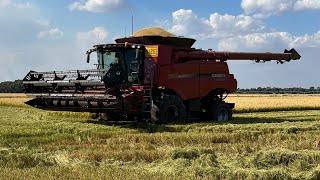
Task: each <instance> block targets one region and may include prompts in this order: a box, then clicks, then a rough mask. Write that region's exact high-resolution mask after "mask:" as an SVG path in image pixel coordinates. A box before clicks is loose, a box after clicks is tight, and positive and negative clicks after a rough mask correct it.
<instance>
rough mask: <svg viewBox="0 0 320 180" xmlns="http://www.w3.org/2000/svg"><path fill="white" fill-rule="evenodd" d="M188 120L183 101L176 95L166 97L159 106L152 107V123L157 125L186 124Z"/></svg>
mask: <svg viewBox="0 0 320 180" xmlns="http://www.w3.org/2000/svg"><path fill="white" fill-rule="evenodd" d="M186 118H187V113H186V107H185V105H184V104H183V101H182V100H181V99H180V98H179V97H177V96H175V95H164V97H163V99H161V100H160V102H159V103H158V105H156V104H154V105H153V107H151V122H152V123H156V124H174V123H184V122H185V121H186Z"/></svg>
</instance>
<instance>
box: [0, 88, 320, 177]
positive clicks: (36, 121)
mask: <svg viewBox="0 0 320 180" xmlns="http://www.w3.org/2000/svg"><path fill="white" fill-rule="evenodd" d="M27 99H28V98H27V97H25V96H24V95H21V94H5V95H0V122H1V124H0V167H1V169H0V178H1V179H315V180H316V179H320V111H319V110H318V109H320V96H317V95H312V96H310V95H287V96H285V95H282V96H281V95H277V96H272V95H271V96H248V95H246V96H243V95H233V96H231V97H229V98H228V101H230V102H236V103H237V107H236V109H235V111H236V113H235V114H234V120H233V121H231V122H228V123H217V122H198V123H196V122H193V123H188V124H182V125H144V124H138V123H134V122H100V121H97V120H95V119H93V118H92V115H91V114H88V113H69V112H50V111H41V110H37V109H34V108H30V107H27V106H25V105H23V104H22V102H24V101H26V100H27ZM284 110H285V111H284ZM259 111H264V112H259ZM248 112H250V113H248Z"/></svg>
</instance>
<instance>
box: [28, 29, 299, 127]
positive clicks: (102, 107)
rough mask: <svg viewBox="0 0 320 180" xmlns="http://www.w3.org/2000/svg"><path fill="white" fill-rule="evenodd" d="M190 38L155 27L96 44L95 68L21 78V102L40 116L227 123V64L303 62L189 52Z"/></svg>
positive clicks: (232, 87)
mask: <svg viewBox="0 0 320 180" xmlns="http://www.w3.org/2000/svg"><path fill="white" fill-rule="evenodd" d="M194 42H195V40H194V39H190V38H183V37H176V36H174V35H172V34H170V33H168V32H166V31H164V30H162V29H160V28H148V29H143V30H141V31H139V32H137V33H135V34H134V35H133V36H132V37H128V38H121V39H117V40H116V43H115V44H100V45H95V46H94V48H93V49H90V50H89V51H88V52H87V55H88V56H87V62H88V63H89V61H90V54H91V53H93V52H96V54H97V58H98V64H97V69H94V70H73V71H52V72H35V71H30V72H29V73H28V74H27V75H26V77H25V78H24V79H23V84H24V87H25V90H26V93H27V95H32V96H35V97H36V98H34V99H32V100H30V101H28V102H26V104H28V105H30V106H33V107H36V108H39V109H44V110H55V111H75V112H92V113H99V114H100V115H101V116H102V115H103V117H107V118H108V119H113V120H124V119H126V120H137V119H140V120H141V119H142V120H144V121H149V120H151V122H153V123H183V122H186V121H187V120H188V119H192V118H195V117H198V118H199V117H201V118H207V119H212V120H218V121H227V120H230V119H231V117H232V109H233V108H234V104H233V103H227V102H225V101H224V99H225V97H226V95H227V94H229V93H233V92H235V91H236V90H237V81H236V79H235V78H234V76H233V74H230V73H229V69H228V65H227V63H226V61H229V60H253V61H255V62H265V61H272V60H275V61H277V62H278V63H281V64H282V63H283V62H288V61H291V60H298V59H300V55H299V54H298V53H297V52H296V51H295V50H294V49H291V50H290V51H288V50H285V52H284V53H269V52H267V53H251V52H250V53H248V52H218V51H212V50H208V51H207V50H201V49H195V48H191V46H192V45H193V44H194Z"/></svg>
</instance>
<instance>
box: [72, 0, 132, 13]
mask: <svg viewBox="0 0 320 180" xmlns="http://www.w3.org/2000/svg"><path fill="white" fill-rule="evenodd" d="M127 3H128V2H127V0H86V1H75V2H73V3H72V4H70V5H69V9H70V10H71V11H73V10H79V11H88V12H95V13H101V12H107V11H112V10H116V9H120V8H124V7H126V6H127Z"/></svg>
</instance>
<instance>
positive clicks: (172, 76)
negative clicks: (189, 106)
mask: <svg viewBox="0 0 320 180" xmlns="http://www.w3.org/2000/svg"><path fill="white" fill-rule="evenodd" d="M159 68H160V71H159V72H160V73H159V86H163V87H165V88H169V89H172V90H174V91H175V92H176V93H177V94H178V95H179V96H180V97H181V98H182V99H183V100H188V99H194V98H197V97H199V62H197V61H190V62H186V63H179V64H171V65H168V66H163V67H159Z"/></svg>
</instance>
